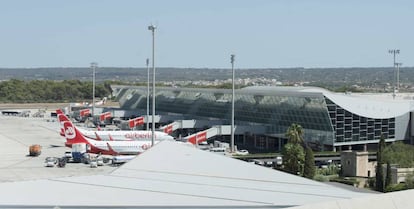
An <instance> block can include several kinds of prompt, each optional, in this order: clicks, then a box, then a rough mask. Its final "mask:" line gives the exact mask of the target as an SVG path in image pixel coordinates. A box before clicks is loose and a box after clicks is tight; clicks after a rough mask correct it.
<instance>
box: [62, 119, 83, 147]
mask: <svg viewBox="0 0 414 209" xmlns="http://www.w3.org/2000/svg"><path fill="white" fill-rule="evenodd" d="M63 127H64V132H65V137H66V143H65V144H66V145H67V146H68V145H72V144H75V143H86V144H89V141H88V140H87V139H86V138H85V137H84V136H83V135H82V133H81V132H80V131H79V130H78V129H77V128H76V127H75V126H74V125H73V123H72V122H70V121H65V122H64V123H63Z"/></svg>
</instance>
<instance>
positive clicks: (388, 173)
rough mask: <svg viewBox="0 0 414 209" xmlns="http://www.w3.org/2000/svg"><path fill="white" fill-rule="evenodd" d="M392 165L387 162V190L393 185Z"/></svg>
mask: <svg viewBox="0 0 414 209" xmlns="http://www.w3.org/2000/svg"><path fill="white" fill-rule="evenodd" d="M391 175H392V174H391V164H390V162H387V175H386V176H385V188H387V187H389V186H390V185H391Z"/></svg>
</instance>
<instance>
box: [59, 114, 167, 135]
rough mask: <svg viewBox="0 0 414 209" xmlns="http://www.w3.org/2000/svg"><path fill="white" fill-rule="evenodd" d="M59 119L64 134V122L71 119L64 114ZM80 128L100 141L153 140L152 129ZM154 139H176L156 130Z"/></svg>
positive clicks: (61, 133)
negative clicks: (92, 129) (93, 129)
mask: <svg viewBox="0 0 414 209" xmlns="http://www.w3.org/2000/svg"><path fill="white" fill-rule="evenodd" d="M58 121H59V123H60V124H61V132H60V135H62V136H64V135H65V133H64V132H63V123H64V122H65V121H70V120H69V118H68V117H66V115H64V114H58ZM78 130H79V131H80V132H81V133H82V135H84V136H85V137H87V138H90V139H95V140H100V141H131V140H133V141H151V139H152V131H90V130H86V129H81V128H78ZM154 133H155V139H154V140H158V141H160V140H165V139H174V137H172V136H170V135H168V134H167V133H164V132H161V131H155V132H154Z"/></svg>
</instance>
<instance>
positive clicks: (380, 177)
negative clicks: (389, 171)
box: [375, 136, 385, 192]
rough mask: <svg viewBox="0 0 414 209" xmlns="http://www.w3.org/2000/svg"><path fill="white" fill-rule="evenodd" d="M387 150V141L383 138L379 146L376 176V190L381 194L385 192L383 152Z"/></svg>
mask: <svg viewBox="0 0 414 209" xmlns="http://www.w3.org/2000/svg"><path fill="white" fill-rule="evenodd" d="M384 148H385V139H384V136H381V139H380V141H379V144H378V151H377V167H376V172H375V173H376V174H375V189H376V190H377V191H380V192H384V171H383V168H382V164H383V161H382V152H383V150H384Z"/></svg>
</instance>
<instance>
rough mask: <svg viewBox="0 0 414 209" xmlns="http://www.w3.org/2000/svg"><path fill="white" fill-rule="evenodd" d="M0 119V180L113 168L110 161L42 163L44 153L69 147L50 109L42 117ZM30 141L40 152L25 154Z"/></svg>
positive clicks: (58, 153)
mask: <svg viewBox="0 0 414 209" xmlns="http://www.w3.org/2000/svg"><path fill="white" fill-rule="evenodd" d="M33 112H35V111H33V110H32V113H33ZM0 121H1V122H0V124H1V125H0V182H13V181H25V180H34V179H48V178H56V177H68V176H85V175H95V174H105V173H109V172H111V171H112V170H114V169H115V167H112V166H110V165H104V166H99V167H98V168H91V167H90V166H89V165H87V164H82V163H67V164H66V166H65V167H63V168H59V167H57V166H55V167H45V158H46V157H63V155H64V153H65V151H71V149H70V148H67V147H65V145H64V143H65V139H64V138H63V137H62V136H60V135H59V124H58V122H57V120H56V118H51V117H50V112H47V113H46V114H45V117H44V118H34V117H18V116H3V115H0ZM32 144H39V145H41V147H42V153H41V154H40V156H37V157H31V156H29V146H30V145H32Z"/></svg>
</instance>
